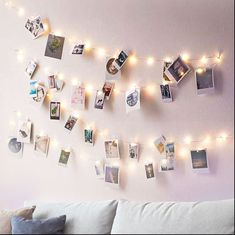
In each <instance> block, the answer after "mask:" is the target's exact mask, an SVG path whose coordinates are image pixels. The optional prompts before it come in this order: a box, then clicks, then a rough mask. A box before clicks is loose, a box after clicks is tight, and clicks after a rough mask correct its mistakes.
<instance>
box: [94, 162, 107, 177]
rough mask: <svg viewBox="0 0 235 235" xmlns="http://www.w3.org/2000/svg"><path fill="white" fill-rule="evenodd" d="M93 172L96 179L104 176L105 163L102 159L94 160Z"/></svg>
mask: <svg viewBox="0 0 235 235" xmlns="http://www.w3.org/2000/svg"><path fill="white" fill-rule="evenodd" d="M95 174H96V177H97V178H98V179H104V177H105V164H104V161H102V160H100V161H96V162H95Z"/></svg>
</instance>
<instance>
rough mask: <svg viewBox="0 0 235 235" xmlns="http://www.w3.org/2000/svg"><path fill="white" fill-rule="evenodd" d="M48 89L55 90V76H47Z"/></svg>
mask: <svg viewBox="0 0 235 235" xmlns="http://www.w3.org/2000/svg"><path fill="white" fill-rule="evenodd" d="M48 87H49V89H50V90H55V89H57V88H56V77H55V75H50V76H48Z"/></svg>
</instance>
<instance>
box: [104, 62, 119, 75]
mask: <svg viewBox="0 0 235 235" xmlns="http://www.w3.org/2000/svg"><path fill="white" fill-rule="evenodd" d="M114 61H115V58H111V59H109V60H108V62H107V64H106V70H107V71H108V73H110V74H112V75H115V74H116V73H118V69H117V68H116V67H115V66H114Z"/></svg>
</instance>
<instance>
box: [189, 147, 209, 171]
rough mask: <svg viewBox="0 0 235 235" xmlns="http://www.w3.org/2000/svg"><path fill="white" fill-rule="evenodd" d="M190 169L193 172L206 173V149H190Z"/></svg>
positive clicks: (207, 168)
mask: <svg viewBox="0 0 235 235" xmlns="http://www.w3.org/2000/svg"><path fill="white" fill-rule="evenodd" d="M190 152H191V161H192V169H193V172H194V173H208V172H209V165H208V159H207V151H206V149H202V150H191V151H190Z"/></svg>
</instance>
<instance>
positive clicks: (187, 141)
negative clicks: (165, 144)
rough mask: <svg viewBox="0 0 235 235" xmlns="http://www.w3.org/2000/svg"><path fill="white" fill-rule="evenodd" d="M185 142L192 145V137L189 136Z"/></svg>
mask: <svg viewBox="0 0 235 235" xmlns="http://www.w3.org/2000/svg"><path fill="white" fill-rule="evenodd" d="M184 142H185V143H186V144H191V143H192V139H191V137H190V136H187V137H186V138H185V139H184Z"/></svg>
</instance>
